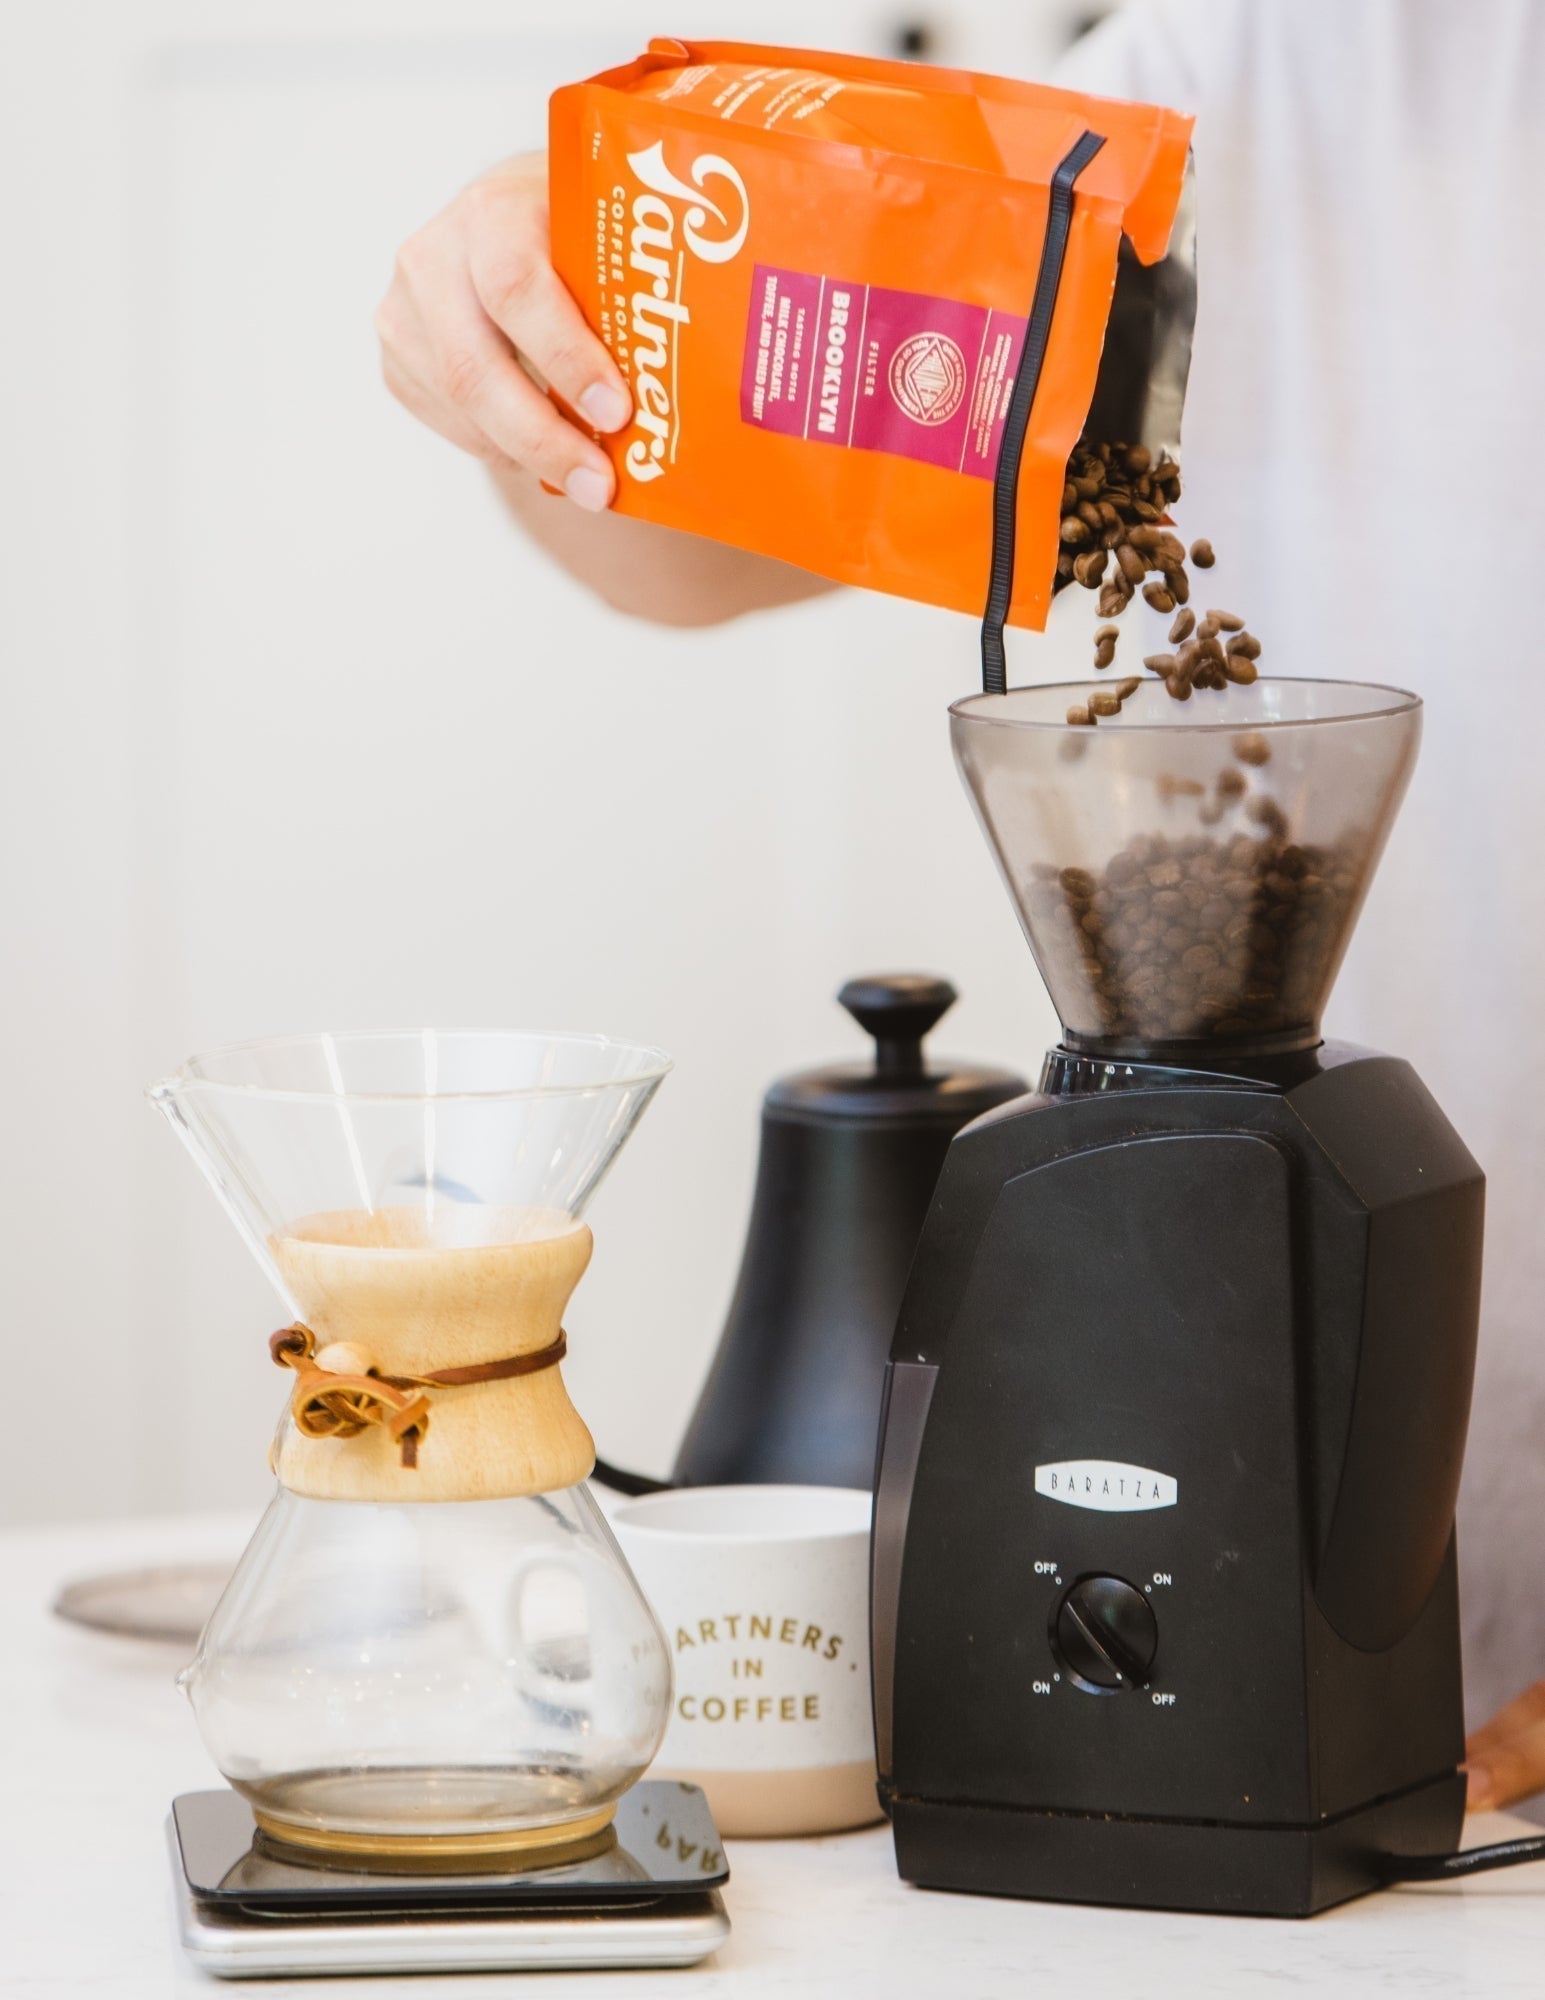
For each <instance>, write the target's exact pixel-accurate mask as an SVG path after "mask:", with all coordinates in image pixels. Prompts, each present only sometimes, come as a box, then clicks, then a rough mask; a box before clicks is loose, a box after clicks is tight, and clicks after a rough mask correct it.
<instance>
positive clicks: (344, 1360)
mask: <svg viewBox="0 0 1545 2000" xmlns="http://www.w3.org/2000/svg"><path fill="white" fill-rule="evenodd" d="M312 1358H313V1360H314V1361H315V1363H316V1365H317V1367H318V1368H325V1369H326V1371H327V1373H328V1374H329V1375H369V1374H370V1373H371V1372H372V1370H373V1369H374V1368H375V1365H376V1364H375V1357H374V1356H373V1355H370V1354H367V1353H366V1352H365V1350H364V1348H363V1347H356V1346H355V1345H354V1342H353V1341H352V1340H330V1341H329V1342H328V1343H327V1345H326V1346H325V1347H319V1348H318V1349H317V1351H316V1353H315V1355H314V1356H313V1357H312Z"/></svg>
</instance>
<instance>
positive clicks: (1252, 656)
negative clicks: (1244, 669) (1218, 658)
mask: <svg viewBox="0 0 1545 2000" xmlns="http://www.w3.org/2000/svg"><path fill="white" fill-rule="evenodd" d="M1228 650H1229V652H1231V653H1236V654H1237V655H1238V656H1239V658H1240V659H1242V660H1258V659H1259V658H1260V657H1261V642H1260V640H1259V639H1257V638H1255V637H1254V636H1253V634H1251V633H1249V632H1241V633H1239V634H1238V635H1237V637H1235V638H1232V639H1230V640H1229V642H1228Z"/></svg>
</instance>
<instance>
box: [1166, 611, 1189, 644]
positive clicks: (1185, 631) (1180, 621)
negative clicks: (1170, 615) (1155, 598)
mask: <svg viewBox="0 0 1545 2000" xmlns="http://www.w3.org/2000/svg"><path fill="white" fill-rule="evenodd" d="M1195 630H1196V613H1195V612H1194V611H1190V610H1184V611H1177V612H1176V613H1175V622H1174V624H1173V625H1171V627H1170V628H1169V642H1170V644H1171V645H1172V646H1178V645H1179V644H1180V642H1181V640H1182V639H1189V638H1190V636H1191V634H1192V633H1193V632H1194V631H1195Z"/></svg>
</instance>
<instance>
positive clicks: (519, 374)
mask: <svg viewBox="0 0 1545 2000" xmlns="http://www.w3.org/2000/svg"><path fill="white" fill-rule="evenodd" d="M376 332H377V334H378V335H379V337H380V341H381V361H382V373H383V375H384V377H385V380H386V386H387V388H388V389H390V390H391V392H392V394H393V395H394V396H395V397H396V398H397V400H398V402H400V403H401V404H402V405H403V407H404V408H405V409H407V410H409V411H411V412H412V414H413V415H414V416H415V417H417V418H419V419H420V421H421V422H423V423H425V424H427V425H428V426H429V427H430V429H431V430H435V431H438V432H439V433H440V435H441V437H443V438H447V439H448V440H449V441H450V442H451V443H452V444H454V445H457V446H459V447H460V448H461V450H463V451H465V452H470V453H471V455H472V456H473V457H474V458H480V459H482V460H483V462H484V463H485V464H486V465H487V466H488V467H489V468H490V470H491V471H492V473H493V476H494V480H495V483H496V484H497V485H498V487H499V490H500V492H501V493H502V494H503V495H504V498H505V500H506V502H507V503H508V505H509V507H510V510H511V512H512V513H513V514H514V515H515V517H516V519H517V520H518V521H519V522H520V523H521V525H522V526H523V527H524V528H525V530H526V532H527V533H528V534H529V535H530V536H531V538H532V539H533V540H534V541H536V542H538V543H540V544H541V546H542V547H543V548H544V549H546V550H547V552H548V554H549V555H551V556H552V557H553V558H554V559H555V560H556V561H557V562H559V563H561V564H562V566H563V567H564V568H565V569H566V570H567V571H568V572H569V574H570V575H571V576H574V577H577V578H578V579H579V581H580V582H581V583H584V584H587V585H588V586H589V587H590V588H591V589H592V590H594V591H595V592H596V593H597V594H598V595H599V596H601V597H603V598H604V599H605V600H606V601H607V602H608V603H609V604H612V605H614V606H616V607H617V608H618V609H619V610H623V611H629V612H632V613H633V614H634V615H635V616H637V617H640V618H649V619H653V620H655V621H657V622H659V623H661V624H667V625H712V624H717V623H719V622H720V621H722V620H724V619H727V618H734V617H736V616H738V615H739V614H740V613H741V612H744V611H755V610H760V609H761V608H763V607H764V606H767V605H772V604H788V603H792V602H794V601H795V600H796V599H798V598H802V597H813V596H815V595H817V594H818V593H819V592H821V591H823V590H829V589H830V588H831V587H832V586H831V585H830V584H829V583H827V582H826V581H825V580H824V579H823V578H821V577H817V576H809V575H807V574H806V573H805V572H804V571H803V570H797V569H792V568H790V567H789V565H788V564H786V563H780V562H774V561H773V560H772V559H771V558H769V557H766V556H754V555H748V554H747V553H746V552H745V551H744V550H742V549H733V548H729V547H727V546H725V545H724V544H722V543H719V542H710V541H706V540H704V539H703V538H701V537H700V536H697V535H686V534H681V533H679V532H678V531H677V530H675V529H673V528H662V527H657V526H655V525H654V524H653V523H651V522H647V521H634V520H628V519H625V518H624V517H623V516H621V515H619V514H613V513H610V512H609V511H608V509H609V508H610V505H611V500H612V493H613V486H614V480H613V476H612V468H611V461H610V460H609V459H608V458H607V456H606V453H605V452H604V451H602V450H601V449H600V447H599V446H598V445H597V444H596V443H595V442H594V440H593V439H592V438H589V437H587V436H586V435H585V434H584V433H583V432H582V431H580V430H578V429H576V428H575V426H574V425H573V424H571V423H569V422H568V421H567V419H566V418H565V417H564V416H563V415H562V413H561V412H560V411H559V410H558V409H557V408H555V406H554V405H553V403H552V402H551V401H550V400H549V398H548V397H547V396H546V395H544V394H543V392H542V390H541V389H540V388H538V387H537V385H536V383H535V382H534V381H533V380H532V379H531V376H530V375H529V374H528V373H527V372H526V369H525V368H523V367H522V366H521V362H520V360H519V359H517V356H518V355H519V356H523V357H524V358H525V359H526V361H527V362H529V364H530V366H531V367H532V368H533V369H534V370H535V371H536V372H537V373H538V374H540V376H541V377H542V379H543V380H544V381H546V382H550V383H551V384H552V386H553V387H554V388H555V389H556V390H557V392H558V394H559V395H560V396H562V397H563V398H564V400H565V402H567V403H568V404H569V405H570V406H571V407H572V408H574V409H576V410H578V411H580V412H581V414H582V415H583V416H585V417H586V418H588V419H589V421H590V422H591V423H592V424H594V426H595V428H596V429H597V430H600V431H614V430H621V429H622V427H623V425H624V424H626V423H627V421H628V419H629V417H630V416H631V414H632V403H631V400H630V398H629V395H628V391H627V388H626V386H625V385H624V383H623V380H622V377H621V375H620V374H619V373H618V372H617V369H616V366H615V364H614V363H613V361H612V358H611V356H610V355H609V354H608V353H607V351H606V348H605V347H604V345H603V344H602V343H601V342H600V341H599V340H597V338H596V337H595V335H594V334H593V333H592V332H591V331H590V329H589V327H588V326H586V324H585V321H584V317H583V315H582V314H581V313H580V310H579V308H578V306H577V305H576V304H575V303H574V300H573V298H572V297H571V296H570V294H569V292H568V290H567V289H566V287H565V286H564V284H563V281H562V280H561V279H560V278H559V276H558V274H557V272H556V271H554V269H553V267H552V259H551V253H550V247H549V240H548V224H547V156H546V154H545V153H528V154H525V155H523V156H522V157H521V158H519V159H514V160H509V161H506V162H505V164H504V165H503V166H500V167H496V168H494V169H493V171H492V172H490V173H488V174H485V175H484V176H483V177H482V179H481V180H477V181H474V182H473V184H472V185H471V187H469V188H466V189H464V190H463V191H462V193H461V194H459V195H458V196H457V197H456V199H455V201H453V202H452V203H451V205H450V207H449V208H447V209H445V210H444V211H443V212H442V213H441V214H440V215H438V216H436V217H435V219H434V221H433V222H431V223H429V224H428V225H427V226H426V227H425V228H423V229H421V230H419V231H418V233H417V234H416V235H414V236H411V237H409V239H408V241H407V242H406V243H404V245H403V246H402V248H401V250H400V251H399V252H398V253H397V267H396V270H395V271H394V273H393V275H392V283H391V288H390V290H389V291H388V292H387V294H386V297H385V299H384V300H383V301H382V303H381V307H380V310H379V311H378V313H377V314H376ZM543 480H545V481H546V483H547V484H548V485H549V486H552V487H557V488H558V489H559V494H558V495H556V496H555V495H553V494H548V493H544V492H543V491H542V490H541V487H540V485H539V484H538V482H539V481H543ZM562 496H567V497H566V498H565V497H562Z"/></svg>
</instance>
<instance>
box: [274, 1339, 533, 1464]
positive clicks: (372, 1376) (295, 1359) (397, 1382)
mask: <svg viewBox="0 0 1545 2000" xmlns="http://www.w3.org/2000/svg"><path fill="white" fill-rule="evenodd" d="M568 1348H569V1341H568V1335H567V1334H565V1333H563V1332H562V1331H560V1332H559V1335H558V1338H557V1339H556V1340H555V1341H553V1342H552V1343H551V1345H550V1346H547V1347H539V1348H538V1349H537V1350H536V1351H535V1353H532V1354H510V1355H506V1356H505V1358H504V1359H503V1360H502V1361H479V1362H475V1363H473V1364H472V1365H471V1366H470V1367H467V1368H437V1369H435V1370H434V1371H432V1372H431V1373H430V1374H427V1375H378V1374H377V1373H376V1372H375V1370H374V1369H372V1370H371V1371H370V1373H369V1374H368V1375H335V1374H333V1372H332V1371H331V1370H330V1369H327V1368H318V1367H317V1365H316V1362H315V1360H314V1359H313V1357H314V1356H315V1354H316V1335H315V1334H314V1333H313V1332H312V1331H311V1329H310V1327H309V1326H305V1325H303V1324H302V1323H301V1322H300V1321H299V1320H297V1321H296V1323H295V1324H294V1325H293V1326H286V1327H281V1328H280V1330H279V1332H278V1333H276V1334H274V1335H273V1336H272V1337H271V1338H270V1340H269V1343H268V1351H269V1353H270V1355H272V1357H273V1359H274V1361H275V1362H276V1363H277V1364H278V1366H279V1367H281V1368H293V1369H294V1371H295V1374H296V1377H297V1380H296V1383H295V1392H294V1394H293V1395H292V1396H291V1398H290V1416H291V1418H292V1419H293V1421H294V1424H295V1428H296V1429H297V1430H298V1431H299V1432H300V1434H301V1436H302V1437H309V1438H324V1437H333V1438H351V1437H358V1435H359V1433H360V1432H361V1431H362V1430H365V1429H367V1428H368V1427H369V1426H370V1425H371V1424H385V1426H386V1428H387V1431H388V1432H389V1433H390V1435H391V1438H392V1440H393V1442H394V1443H395V1444H396V1445H397V1446H398V1447H399V1448H400V1450H401V1452H402V1462H403V1464H404V1466H406V1467H407V1469H408V1470H409V1471H410V1472H411V1471H413V1470H415V1469H416V1467H417V1465H418V1448H419V1444H420V1443H421V1441H422V1440H423V1439H424V1438H425V1437H426V1436H427V1435H428V1432H429V1398H428V1397H427V1396H426V1395H425V1394H424V1393H423V1392H424V1391H425V1390H426V1389H463V1388H466V1387H468V1386H470V1385H471V1384H472V1383H474V1382H506V1381H508V1380H509V1379H510V1378H511V1377H512V1376H516V1375H536V1374H539V1373H540V1372H541V1370H542V1369H544V1368H553V1367H556V1366H557V1364H558V1363H559V1362H560V1361H561V1360H562V1359H563V1357H564V1355H565V1354H566V1353H567V1352H568ZM415 1392H417V1393H415Z"/></svg>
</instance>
